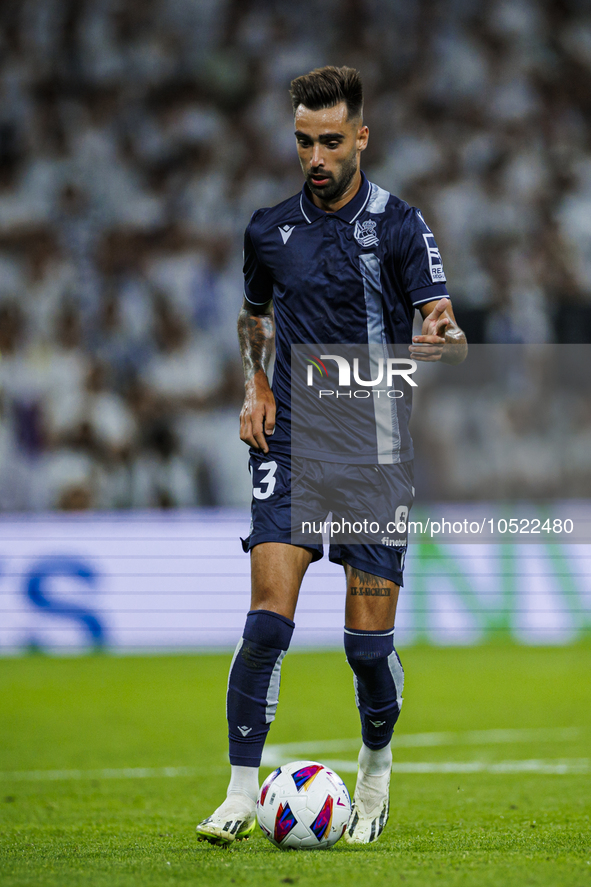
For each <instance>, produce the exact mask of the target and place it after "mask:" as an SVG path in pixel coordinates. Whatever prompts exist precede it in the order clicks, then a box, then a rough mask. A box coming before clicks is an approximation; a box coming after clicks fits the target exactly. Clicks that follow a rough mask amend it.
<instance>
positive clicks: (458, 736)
mask: <svg viewBox="0 0 591 887" xmlns="http://www.w3.org/2000/svg"><path fill="white" fill-rule="evenodd" d="M580 732H581V731H580V730H579V729H578V728H577V727H564V728H546V727H541V728H539V729H531V730H468V731H466V732H463V733H451V732H447V733H406V734H405V733H395V734H394V737H393V739H392V749H393V751H396V749H397V748H433V747H436V746H446V745H450V746H455V745H502V744H506V743H512V742H514V743H521V742H570V741H572V740H574V739H577V738H578V737H579V735H580ZM360 742H361V740H360V739H359V738H356V739H327V740H320V741H318V742H287V743H284V744H282V745H266V746H265V749H264V751H263V761H262V763H263V766H265V767H276V766H278V765H279V764H280V763H285V762H286V761H290V760H293V759H294V758H297V757H298V755H307V754H312V755H313V754H323V753H324V752H343V751H357V750H358V749H359V747H360Z"/></svg>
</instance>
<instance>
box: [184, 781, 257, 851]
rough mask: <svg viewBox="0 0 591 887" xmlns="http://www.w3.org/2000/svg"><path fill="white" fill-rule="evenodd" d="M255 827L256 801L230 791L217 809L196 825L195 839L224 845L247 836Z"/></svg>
mask: <svg viewBox="0 0 591 887" xmlns="http://www.w3.org/2000/svg"><path fill="white" fill-rule="evenodd" d="M255 827H256V801H253V800H252V799H251V798H249V797H247V795H243V794H242V793H238V792H232V793H231V794H229V795H228V797H227V798H226V800H225V801H224V803H223V804H221V805H220V806H219V807H218V808H217V810H214V812H213V813H212V814H211V816H208V817H207V819H204V820H203V822H200V823H199V825H198V826H197V840H198V841H209V843H210V844H217V845H218V846H220V847H225V846H227V845H228V844H233V843H234V841H243V840H244V839H245V838H249V837H250V836H251V835H252V833H253V832H254V830H255Z"/></svg>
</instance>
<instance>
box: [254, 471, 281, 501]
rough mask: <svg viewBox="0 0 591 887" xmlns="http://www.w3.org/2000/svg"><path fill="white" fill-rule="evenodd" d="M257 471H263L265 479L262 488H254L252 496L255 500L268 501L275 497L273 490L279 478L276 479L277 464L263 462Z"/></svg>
mask: <svg viewBox="0 0 591 887" xmlns="http://www.w3.org/2000/svg"><path fill="white" fill-rule="evenodd" d="M255 470H256V471H262V473H263V477H262V478H261V481H260V483H261V486H260V487H253V488H252V494H253V496H254V497H255V499H268V498H269V496H272V495H273V490H274V489H275V484H276V483H277V478H276V477H275V472H276V471H277V462H261V464H260V465H259V466H258V468H256V469H255Z"/></svg>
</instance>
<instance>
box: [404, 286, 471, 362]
mask: <svg viewBox="0 0 591 887" xmlns="http://www.w3.org/2000/svg"><path fill="white" fill-rule="evenodd" d="M419 310H420V312H421V314H422V316H423V327H422V329H421V335H420V336H413V339H412V345H409V349H408V350H409V351H410V356H411V357H412V358H413V359H414V360H427V361H436V360H441V361H443V363H449V364H458V363H462V361H463V360H465V359H466V356H467V354H468V343H467V341H466V335H465V333H464V331H463V330H461V329H460V327H459V326H458V324H457V322H456V319H455V317H454V313H453V308H452V307H451V302H450V300H449V299H439V300H438V301H433V302H427V303H426V304H425V305H420V306H419Z"/></svg>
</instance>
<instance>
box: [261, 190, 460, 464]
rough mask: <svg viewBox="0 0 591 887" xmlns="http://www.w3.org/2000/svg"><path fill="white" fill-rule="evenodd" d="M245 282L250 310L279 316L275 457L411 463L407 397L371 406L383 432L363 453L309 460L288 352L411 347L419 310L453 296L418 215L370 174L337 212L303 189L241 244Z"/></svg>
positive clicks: (355, 450) (327, 452) (327, 451)
mask: <svg viewBox="0 0 591 887" xmlns="http://www.w3.org/2000/svg"><path fill="white" fill-rule="evenodd" d="M244 284H245V285H244V294H245V297H246V299H247V301H248V302H250V303H251V304H253V305H264V304H266V303H267V302H269V301H270V300H272V301H273V307H274V313H275V350H276V354H275V367H274V374H273V384H272V388H273V394H274V396H275V400H276V404H277V424H276V430H275V434H274V435H273V437H270V438H268V444H269V448H270V449H271V451H277V452H292V453H294V454H297V455H307V456H309V457H310V458H315V459H324V460H327V461H353V462H365V463H368V462H380V463H392V462H404V461H407V460H409V459H411V458H412V441H411V439H410V434H409V432H408V420H409V418H410V415H409V413H410V398H407V399H405V406H404V409H403V410H402V411H401V409H400V405H399V404H397V403H396V401H390V402H387V401H385V400H383V399H382V400H381V401H372V403H368V405H367V409H368V410H370V411H373V410H374V408H375V410H376V411H378V412H379V411H382V415H378V412H375V415H371V416H370V415H369V414H368V418H369V420H371V421H373V422H374V424H375V426H376V430H375V433H374V434H373V436H372V435H371V434H369V435H368V436H367V439H366V442H365V444H364V445H363V446H362V447H359V442H358V440H357V443H356V445H355V446H353V444H352V445H351V447H349V449H347V447H346V446H345V449H344V450H343V448H342V446H339V447H338V448H336V447H331V446H330V444H329V443H328V442H327V445H326V446H323V445H319V446H318V447H315V451H314V452H311V451H310V450H309V448H308V447H307V446H306V445H302V446H301V447H300V444H299V443H298V441H296V440H294V441H293V444H292V439H291V346H292V345H301V344H308V345H310V347H311V349H313V350H314V346H316V345H319V344H327V343H331V342H332V343H343V344H347V343H350V344H357V345H363V344H370V345H386V344H392V345H403V344H410V342H411V338H412V321H413V314H414V309H415V308H416V307H417V306H419V305H421V304H424V303H426V302H431V301H433V300H435V299H439V298H441V297H442V296H447V295H448V293H447V289H446V286H445V275H444V273H443V266H442V263H441V256H440V254H439V250H438V249H437V244H436V243H435V239H434V237H433V234H432V232H431V230H430V229H429V227H428V226H427V224H426V223H425V221H424V219H423V217H422V215H421V213H420V212H419V210H417V209H416V208H414V207H410V206H409V205H408V204H407V203H405V202H404V201H403V200H400V199H399V198H397V197H394V196H393V195H392V194H389V193H388V192H387V191H384V190H383V189H382V188H379V187H378V186H377V185H374V184H372V183H370V182H369V181H368V180H367V178H366V177H365V175H363V174H362V183H361V187H360V189H359V191H358V192H357V194H356V195H355V197H354V198H353V199H352V200H350V201H349V203H347V204H346V205H345V206H343V207H342V208H341V209H339V210H338V211H337V212H334V213H327V212H324V211H323V210H321V209H319V208H318V207H317V206H316V205H315V204H314V203H313V201H312V197H311V194H310V191H309V189H308V186H307V185H304V187H303V189H302V191H301V193H300V194H297V195H295V196H293V197H290V198H289V199H288V200H285V201H283V203H279V204H278V205H277V206H274V207H272V208H269V209H260V210H257V212H255V213H254V215H253V216H252V219H251V220H250V224H249V225H248V227H247V229H246V233H245V237H244ZM315 353H318V351H317V349H316V351H315ZM380 404H381V405H380ZM384 404H386V407H384ZM385 408H386V409H388V410H389V411H391V413H392V415H391V416H390V417H389V418H388V417H384V415H383V410H384V409H385ZM397 410H398V414H396V411H397ZM401 412H402V414H400V413H401ZM385 419H386V421H385V424H384V420H385ZM388 427H389V428H390V429H391V433H390V434H389V436H388ZM379 428H381V439H380V440H378V438H379V437H380V435H379V433H378V432H379ZM384 428H386V434H385V437H384ZM366 431H367V426H366ZM335 450H338V452H335ZM343 453H345V455H343Z"/></svg>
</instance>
